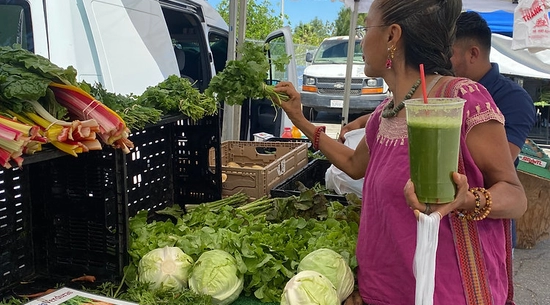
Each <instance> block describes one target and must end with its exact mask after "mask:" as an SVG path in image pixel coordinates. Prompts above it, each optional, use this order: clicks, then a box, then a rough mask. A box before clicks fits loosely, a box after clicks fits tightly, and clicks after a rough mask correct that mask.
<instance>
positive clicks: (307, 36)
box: [293, 17, 334, 46]
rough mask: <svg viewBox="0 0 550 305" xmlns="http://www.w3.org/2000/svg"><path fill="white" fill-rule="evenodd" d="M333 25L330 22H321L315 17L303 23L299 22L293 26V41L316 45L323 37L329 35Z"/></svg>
mask: <svg viewBox="0 0 550 305" xmlns="http://www.w3.org/2000/svg"><path fill="white" fill-rule="evenodd" d="M333 27H334V26H333V24H332V23H331V22H328V21H327V22H323V21H322V20H321V19H319V18H317V17H315V18H314V19H313V20H311V21H310V22H308V23H305V24H304V23H302V22H300V24H298V25H297V26H296V27H295V28H294V33H293V40H294V43H299V44H309V45H316V46H317V45H319V44H320V43H321V41H323V39H325V38H327V37H329V36H331V34H332V31H333Z"/></svg>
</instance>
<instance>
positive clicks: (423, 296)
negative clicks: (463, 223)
mask: <svg viewBox="0 0 550 305" xmlns="http://www.w3.org/2000/svg"><path fill="white" fill-rule="evenodd" d="M439 215H440V214H439V213H432V214H430V215H426V214H423V213H420V214H419V217H418V222H417V227H416V251H415V253H414V263H413V273H414V277H415V278H416V292H415V302H414V304H415V305H433V303H434V291H435V261H436V252H437V244H438V243H439V224H440V222H441V218H440V216H439Z"/></svg>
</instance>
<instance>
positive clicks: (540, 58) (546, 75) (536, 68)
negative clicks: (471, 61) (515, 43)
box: [491, 34, 550, 79]
mask: <svg viewBox="0 0 550 305" xmlns="http://www.w3.org/2000/svg"><path fill="white" fill-rule="evenodd" d="M491 61H492V62H496V63H498V64H499V67H500V73H502V74H507V75H515V76H521V77H532V78H541V79H550V50H544V51H540V52H537V53H531V52H529V51H527V50H525V49H524V50H512V38H510V37H507V36H503V35H499V34H493V37H492V41H491Z"/></svg>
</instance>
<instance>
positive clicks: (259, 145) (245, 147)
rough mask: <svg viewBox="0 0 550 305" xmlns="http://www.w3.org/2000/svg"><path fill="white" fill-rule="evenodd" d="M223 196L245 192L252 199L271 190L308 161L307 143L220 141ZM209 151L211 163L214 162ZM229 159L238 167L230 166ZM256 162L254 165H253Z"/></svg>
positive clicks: (267, 193)
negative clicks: (225, 177)
mask: <svg viewBox="0 0 550 305" xmlns="http://www.w3.org/2000/svg"><path fill="white" fill-rule="evenodd" d="M221 158H222V162H221V164H222V166H221V168H222V173H225V174H226V175H227V179H226V180H225V182H224V183H223V184H222V196H224V197H226V196H230V195H233V194H235V193H237V192H243V193H245V194H247V195H248V196H250V198H251V199H252V200H254V199H257V198H261V197H263V196H266V195H269V192H270V190H271V189H272V188H273V187H275V186H276V185H278V184H279V183H281V182H282V181H284V180H285V179H287V178H288V177H290V176H292V175H293V174H294V173H296V172H297V171H299V170H300V169H302V168H303V167H304V166H306V164H307V163H308V158H307V144H305V143H299V142H270V141H267V142H252V141H226V142H223V143H222V145H221ZM214 161H215V160H214V157H213V155H210V164H214ZM230 162H233V164H234V163H236V164H238V166H239V167H235V166H229V165H232V164H231V163H230ZM253 166H254V168H253Z"/></svg>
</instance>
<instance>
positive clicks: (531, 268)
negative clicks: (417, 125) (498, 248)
mask: <svg viewBox="0 0 550 305" xmlns="http://www.w3.org/2000/svg"><path fill="white" fill-rule="evenodd" d="M338 117H339V116H338V115H336V114H334V115H333V114H327V113H319V116H318V117H317V120H316V121H315V122H314V124H316V125H325V126H326V127H327V131H326V133H327V135H329V136H330V137H332V138H334V139H336V138H337V137H338V133H339V132H340V126H341V125H340V121H339V118H338ZM547 153H549V154H550V150H549V151H548V152H547ZM513 270H514V275H513V276H514V301H515V302H516V304H517V305H550V239H546V240H542V241H539V242H538V243H537V244H536V245H535V246H534V247H533V248H531V249H514V256H513Z"/></svg>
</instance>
